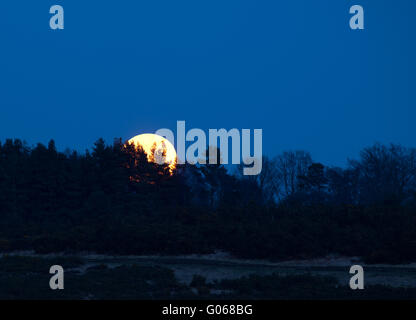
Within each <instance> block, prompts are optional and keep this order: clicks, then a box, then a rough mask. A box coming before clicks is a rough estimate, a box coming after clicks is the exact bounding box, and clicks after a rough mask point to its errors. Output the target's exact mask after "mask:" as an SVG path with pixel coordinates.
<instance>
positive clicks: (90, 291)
mask: <svg viewBox="0 0 416 320" xmlns="http://www.w3.org/2000/svg"><path fill="white" fill-rule="evenodd" d="M54 264H58V265H62V267H63V268H64V270H65V289H64V290H51V289H50V288H49V279H50V277H51V275H50V274H49V268H50V266H51V265H54ZM186 268H188V269H186ZM185 269H186V270H185ZM207 270H208V271H209V270H211V273H209V272H208V271H207ZM185 271H187V276H186V277H184V274H185ZM215 272H216V274H217V275H218V276H217V277H214V276H212V275H213V274H214V275H215ZM392 272H402V273H403V274H402V275H404V276H405V277H406V279H407V277H411V278H413V279H416V277H414V270H413V269H411V270H407V269H405V268H401V269H395V270H394V271H393V270H388V269H386V268H382V269H380V268H379V269H377V268H375V269H374V270H372V271H370V272H366V274H370V276H371V274H375V275H378V276H380V277H385V276H387V273H392ZM409 272H410V273H409ZM412 272H413V273H412ZM339 274H343V277H342V279H344V278H346V279H348V277H349V276H348V270H346V269H345V267H331V268H325V267H310V268H308V267H303V268H300V267H299V268H297V269H293V268H289V267H281V268H280V269H279V268H276V267H271V266H267V265H265V266H262V265H256V266H253V265H247V264H244V263H242V264H239V265H238V264H233V263H229V262H222V263H221V262H217V263H216V262H215V261H205V263H203V262H201V261H198V260H190V259H176V260H175V259H172V258H170V259H155V258H151V259H150V258H148V259H128V260H122V259H117V258H114V259H112V260H111V261H108V260H105V259H98V260H95V262H92V260H91V259H85V258H77V257H53V258H50V257H48V258H45V257H22V256H4V257H2V258H0V299H209V298H211V299H213V298H214V299H227V298H231V299H416V288H415V287H393V286H389V285H379V284H375V283H373V284H371V283H370V284H369V285H367V284H366V288H365V290H361V291H358V290H356V291H353V290H351V289H349V287H347V285H348V281H346V282H344V280H342V281H340V278H339ZM344 274H346V275H345V276H344ZM207 275H211V276H208V277H207ZM221 275H222V276H221ZM181 277H182V278H181Z"/></svg>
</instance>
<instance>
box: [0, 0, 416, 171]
mask: <svg viewBox="0 0 416 320" xmlns="http://www.w3.org/2000/svg"><path fill="white" fill-rule="evenodd" d="M54 4H59V5H62V6H63V7H64V9H65V30H61V31H53V30H51V29H50V28H49V18H50V16H51V15H50V14H49V8H50V6H52V5H54ZM354 4H360V5H362V6H363V7H364V10H365V28H366V29H365V30H363V31H357V30H356V31H353V30H351V29H350V28H349V18H350V14H349V8H350V6H352V5H354ZM415 15H416V2H415V1H412V0H396V1H384V0H377V1H375V0H372V1H371V0H354V1H346V0H337V1H334V0H314V1H310V0H290V1H289V0H286V1H276V0H273V1H272V0H270V1H265V0H258V1H257V0H210V1H203V0H158V1H133V0H131V1H127V0H119V1H92V0H83V1H81V0H59V1H58V0H56V1H55V0H53V1H44V0H37V1H33V0H22V1H12V0H2V1H1V2H0V111H1V113H0V115H1V116H0V141H4V139H6V138H20V139H22V140H26V141H27V142H28V144H29V145H32V144H35V143H36V142H43V143H47V142H48V140H49V139H51V138H53V139H55V141H56V143H57V146H58V148H59V149H61V150H63V149H65V148H66V147H69V148H71V149H77V150H81V151H83V150H84V149H86V148H89V147H91V146H92V144H93V142H94V141H95V140H97V138H99V137H103V138H104V139H105V140H106V141H108V142H111V141H112V139H113V138H114V137H122V138H123V139H128V138H130V137H132V136H134V135H136V134H139V133H145V132H154V131H155V130H157V129H159V128H170V129H172V130H174V129H175V128H176V121H177V120H185V121H186V125H187V129H191V128H201V129H204V130H207V129H209V128H226V129H231V128H238V129H241V128H249V129H255V128H256V129H257V128H261V129H263V151H264V154H266V155H270V156H274V155H276V154H278V153H280V152H282V151H283V150H290V149H305V150H308V151H310V152H311V153H312V156H313V158H314V159H315V160H316V161H321V162H323V163H325V164H332V165H343V164H345V160H346V158H347V157H352V158H355V157H357V156H358V152H359V150H360V149H362V148H363V147H365V146H368V145H371V144H372V143H374V142H376V141H379V142H382V143H390V142H394V143H401V144H403V145H405V146H413V147H416V141H415V137H416V125H415V123H416V111H415V110H416V98H415V94H416V80H415V74H416V58H415V57H416V45H415V39H416V19H415V18H414V17H415Z"/></svg>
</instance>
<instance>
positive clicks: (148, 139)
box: [128, 133, 176, 169]
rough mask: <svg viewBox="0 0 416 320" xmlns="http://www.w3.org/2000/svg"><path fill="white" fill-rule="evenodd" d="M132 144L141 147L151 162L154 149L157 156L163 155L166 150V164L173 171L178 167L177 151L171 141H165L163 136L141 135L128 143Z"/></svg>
mask: <svg viewBox="0 0 416 320" xmlns="http://www.w3.org/2000/svg"><path fill="white" fill-rule="evenodd" d="M128 142H129V143H130V144H134V145H135V146H136V147H137V146H139V145H140V146H141V147H142V148H143V150H144V152H146V154H147V158H148V159H149V160H151V157H152V149H153V148H154V147H155V155H156V154H158V153H159V154H163V150H164V149H165V150H166V154H165V157H166V159H165V163H167V164H169V167H170V168H171V169H174V168H175V166H176V151H175V147H174V146H173V145H172V143H170V142H169V140H167V139H165V138H164V137H162V136H159V135H157V134H152V133H145V134H140V135H138V136H135V137H133V138H131V139H130V140H129V141H128ZM155 162H156V161H155Z"/></svg>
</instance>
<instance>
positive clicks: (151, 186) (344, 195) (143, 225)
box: [0, 139, 416, 263]
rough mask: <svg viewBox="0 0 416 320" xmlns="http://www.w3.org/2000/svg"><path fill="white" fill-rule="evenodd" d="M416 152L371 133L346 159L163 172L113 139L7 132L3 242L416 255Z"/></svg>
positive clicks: (0, 179)
mask: <svg viewBox="0 0 416 320" xmlns="http://www.w3.org/2000/svg"><path fill="white" fill-rule="evenodd" d="M415 163H416V153H415V151H414V150H413V149H407V148H404V147H401V146H396V145H392V146H383V145H378V144H377V145H374V146H372V147H370V148H366V149H365V150H363V151H362V153H361V158H360V159H359V160H356V161H350V162H349V166H348V167H347V168H345V169H341V168H329V167H325V166H323V165H322V164H320V163H316V162H313V160H312V158H311V156H310V155H309V154H308V153H307V152H303V151H296V152H285V153H283V154H282V155H280V156H278V157H276V158H275V159H272V160H270V159H267V158H265V159H264V160H263V170H262V172H261V174H260V175H258V176H254V177H253V176H252V177H249V176H242V175H240V174H239V170H237V171H236V173H235V174H230V173H228V172H227V170H226V169H225V168H224V167H223V166H221V165H203V166H199V167H198V166H192V165H183V166H178V167H177V169H176V170H174V171H173V172H171V170H170V168H169V167H168V166H167V165H166V166H165V165H158V164H155V163H153V162H151V161H148V159H147V155H146V154H145V153H144V152H143V150H141V149H136V148H135V147H134V146H133V145H129V144H124V143H122V141H121V140H120V139H118V140H115V141H114V143H113V144H112V145H106V144H105V142H104V141H103V140H102V139H100V140H98V141H97V142H96V143H95V145H94V147H93V148H92V151H91V152H88V151H87V152H86V153H85V154H78V153H77V152H75V151H66V152H58V151H57V150H56V147H55V143H54V142H53V141H51V142H50V143H49V144H48V146H44V145H42V144H38V145H37V146H36V147H34V148H29V147H28V146H26V145H25V144H24V143H22V142H21V141H20V140H6V141H5V142H4V143H3V144H0V251H13V250H27V249H31V250H36V251H37V252H61V251H67V252H80V251H94V252H99V253H111V254H186V253H209V252H213V251H215V250H224V251H227V252H230V253H232V254H234V255H236V256H239V257H245V258H262V259H277V260H282V259H291V258H310V257H317V256H325V255H328V254H342V255H349V256H361V257H363V258H365V259H366V260H367V261H368V262H392V263H399V262H408V261H415V260H416V228H414V226H415V225H416V209H415V208H416V193H415V190H416V188H415V183H416V181H415V180H416V179H415V177H416V174H415V168H416V165H415Z"/></svg>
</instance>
